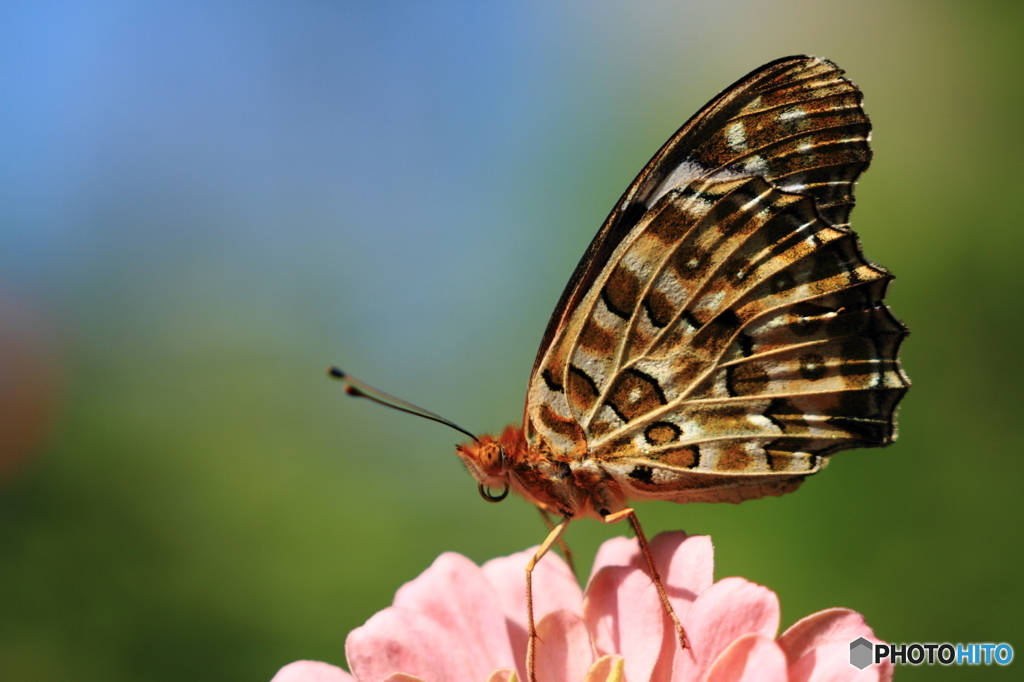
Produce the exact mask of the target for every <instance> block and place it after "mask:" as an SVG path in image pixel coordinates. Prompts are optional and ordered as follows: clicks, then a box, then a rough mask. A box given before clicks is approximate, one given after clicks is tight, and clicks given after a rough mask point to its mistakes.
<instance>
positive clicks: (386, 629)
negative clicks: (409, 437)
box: [273, 532, 892, 682]
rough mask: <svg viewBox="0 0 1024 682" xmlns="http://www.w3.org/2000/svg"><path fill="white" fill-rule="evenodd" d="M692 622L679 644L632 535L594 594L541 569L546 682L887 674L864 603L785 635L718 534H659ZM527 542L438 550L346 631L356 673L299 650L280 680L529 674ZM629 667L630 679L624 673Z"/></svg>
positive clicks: (661, 566)
mask: <svg viewBox="0 0 1024 682" xmlns="http://www.w3.org/2000/svg"><path fill="white" fill-rule="evenodd" d="M651 550H652V552H653V554H654V557H655V562H656V563H657V564H658V570H659V572H660V573H661V575H662V578H663V579H664V581H665V588H666V590H667V591H668V595H669V599H670V600H671V601H672V605H673V607H674V608H675V611H676V614H678V616H679V618H680V619H681V620H682V622H683V626H684V627H685V628H686V633H687V636H688V637H689V640H690V647H691V648H690V649H687V650H682V649H681V648H680V647H679V643H678V640H677V639H676V636H675V631H674V629H673V628H672V626H671V622H670V621H669V619H668V617H667V616H666V615H665V613H664V611H663V610H662V607H661V603H660V601H659V600H658V594H657V592H656V591H655V589H654V587H653V586H652V585H651V579H650V577H649V576H648V574H647V572H646V570H645V566H644V565H643V557H642V556H641V554H640V552H639V548H638V546H637V543H636V541H635V540H630V539H626V538H616V539H613V540H609V541H608V542H606V543H604V544H603V545H602V546H601V548H600V550H599V551H598V554H597V558H596V560H595V562H594V570H593V572H592V574H591V576H590V581H589V584H588V585H587V590H586V593H583V592H582V591H581V590H580V588H579V585H578V584H577V582H576V580H575V578H574V577H573V575H572V573H571V572H570V571H569V568H568V567H567V566H566V565H565V562H564V561H562V560H561V558H559V557H557V556H555V555H554V554H553V553H552V554H551V555H549V556H546V557H544V559H543V560H542V561H541V562H540V563H539V564H538V565H537V568H536V570H535V572H534V608H535V614H536V617H537V631H538V634H539V638H540V641H539V643H538V645H537V678H538V680H539V681H540V682H605V681H609V682H610V681H612V680H615V681H617V682H621V681H622V680H623V679H625V680H628V681H629V682H647V681H650V682H691V681H693V682H698V681H700V682H727V681H728V682H739V681H741V680H742V681H745V680H757V681H759V682H774V681H780V682H781V681H785V682H825V681H829V682H833V681H834V682H840V681H846V680H850V681H853V680H857V681H858V682H859V681H863V680H871V681H872V682H876V681H877V682H888V681H889V680H891V679H892V667H891V666H890V665H889V664H888V663H883V664H880V665H871V666H869V667H867V668H865V669H864V670H858V669H857V668H855V667H854V666H852V665H851V664H850V662H849V656H850V654H849V652H850V642H851V641H853V640H855V639H857V638H858V637H864V638H866V639H868V640H870V641H872V642H875V643H878V642H879V641H880V640H878V639H877V638H876V637H875V636H874V633H873V632H872V630H871V628H869V627H868V626H867V624H866V623H865V622H864V619H863V618H862V617H861V615H860V614H858V613H856V612H854V611H850V610H847V609H828V610H825V611H819V612H818V613H815V614H812V615H810V616H807V617H806V618H804V619H802V620H800V621H798V622H797V623H796V624H794V625H793V627H791V628H789V629H788V630H786V632H784V633H783V634H782V636H781V637H779V638H778V639H776V638H775V634H776V632H777V631H778V627H779V600H778V597H776V596H775V593H774V592H772V591H771V590H769V589H768V588H766V587H762V586H760V585H755V584H754V583H751V582H748V581H747V580H744V579H743V578H725V579H723V580H719V581H718V582H713V578H712V571H713V568H714V555H713V550H712V547H711V539H710V538H708V537H706V536H693V537H687V535H686V534H685V533H683V532H675V533H662V534H661V535H659V536H658V537H656V538H654V540H653V541H652V542H651ZM533 551H534V550H533V549H530V550H527V551H525V552H520V553H518V554H513V555H512V556H509V557H503V558H499V559H492V560H491V561H488V562H487V563H486V564H484V565H483V566H482V567H478V566H477V565H476V564H474V563H473V562H471V561H470V560H469V559H467V558H465V557H463V556H461V555H458V554H452V553H446V554H442V555H441V556H439V557H438V558H437V560H436V561H435V562H434V563H433V565H432V566H431V567H430V568H428V569H427V570H426V571H424V572H423V573H422V574H421V575H420V576H419V577H418V578H416V579H415V580H413V581H412V582H409V583H407V584H405V585H403V586H402V588H401V589H399V590H398V593H397V594H396V595H395V601H394V604H393V605H392V606H391V607H389V608H386V609H384V610H383V611H381V612H380V613H378V614H376V615H375V616H373V617H372V618H370V620H368V621H367V622H366V624H365V625H363V626H362V627H360V628H356V629H355V630H353V631H352V633H351V634H349V636H348V640H347V641H346V643H345V652H346V654H347V656H348V662H349V665H350V666H351V668H352V674H349V673H347V672H345V671H344V670H342V669H340V668H336V667H334V666H331V665H328V664H326V663H316V662H312V661H298V662H295V663H292V664H290V665H287V666H285V667H284V668H282V669H281V670H280V671H279V672H278V674H277V675H276V676H275V677H274V679H273V682H356V681H358V682H383V681H384V680H387V681H388V682H414V681H415V680H424V681H425V682H485V681H486V682H508V680H510V679H511V677H512V675H513V674H514V673H515V674H516V675H518V678H519V680H521V681H523V682H525V680H526V671H525V669H524V661H525V658H526V596H525V579H524V567H525V566H526V563H527V561H528V560H529V558H530V556H531V555H532V553H533ZM623 675H624V678H623Z"/></svg>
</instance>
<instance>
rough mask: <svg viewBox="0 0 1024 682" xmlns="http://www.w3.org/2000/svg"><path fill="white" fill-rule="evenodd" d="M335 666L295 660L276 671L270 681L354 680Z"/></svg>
mask: <svg viewBox="0 0 1024 682" xmlns="http://www.w3.org/2000/svg"><path fill="white" fill-rule="evenodd" d="M355 680H356V678H354V677H352V676H351V675H349V674H348V673H347V672H345V671H344V670H342V669H341V668H339V667H337V666H333V665H331V664H329V663H321V662H320V661H295V662H294V663H289V664H288V665H286V666H285V667H283V668H281V669H280V670H278V671H277V674H276V675H274V677H273V678H272V679H271V680H270V682H355Z"/></svg>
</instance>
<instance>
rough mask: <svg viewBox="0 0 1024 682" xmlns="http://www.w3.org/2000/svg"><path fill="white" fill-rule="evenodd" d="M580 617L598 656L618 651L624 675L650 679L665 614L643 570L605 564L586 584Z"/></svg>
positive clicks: (657, 655) (661, 635)
mask: <svg viewBox="0 0 1024 682" xmlns="http://www.w3.org/2000/svg"><path fill="white" fill-rule="evenodd" d="M583 618H584V620H586V622H587V625H588V626H589V628H590V633H591V635H592V636H593V638H594V648H595V649H596V650H597V654H598V655H599V656H603V655H605V654H621V655H622V656H623V657H624V658H625V659H626V678H627V679H629V680H650V679H652V673H653V671H654V667H655V664H656V663H657V662H658V660H659V652H660V651H661V649H662V647H663V645H664V641H665V637H666V628H665V618H666V616H665V615H664V610H663V608H662V606H661V600H660V599H659V598H658V592H657V590H655V589H654V586H653V585H652V584H651V578H650V576H648V575H647V573H645V572H644V571H641V570H640V569H638V568H634V567H632V566H630V567H626V566H605V567H604V568H603V569H601V571H600V572H599V573H598V574H597V575H595V576H594V578H593V580H591V581H590V585H589V586H588V587H587V594H586V597H585V598H584V600H583ZM676 646H678V644H677V645H676Z"/></svg>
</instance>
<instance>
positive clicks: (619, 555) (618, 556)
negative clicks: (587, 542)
mask: <svg viewBox="0 0 1024 682" xmlns="http://www.w3.org/2000/svg"><path fill="white" fill-rule="evenodd" d="M639 556H640V546H639V545H638V544H637V541H636V538H627V537H624V536H621V535H620V536H619V537H615V538H612V539H610V540H605V541H604V542H602V543H601V546H600V547H598V548H597V554H596V555H595V556H594V565H593V566H592V567H591V569H590V578H588V579H587V583H588V584H589V582H590V581H591V580H593V579H594V576H595V575H597V574H598V573H600V571H601V569H602V568H604V567H605V566H634V565H635V564H634V563H633V560H634V559H635V558H637V557H639Z"/></svg>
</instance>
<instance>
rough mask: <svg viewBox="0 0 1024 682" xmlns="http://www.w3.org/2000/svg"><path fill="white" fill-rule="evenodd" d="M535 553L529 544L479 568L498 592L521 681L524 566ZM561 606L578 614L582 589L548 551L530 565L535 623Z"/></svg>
mask: <svg viewBox="0 0 1024 682" xmlns="http://www.w3.org/2000/svg"><path fill="white" fill-rule="evenodd" d="M536 553H537V547H531V548H530V549H528V550H526V551H524V552H516V553H515V554H512V555H510V556H506V557H498V558H497V559H491V560H490V561H488V562H487V563H485V564H484V565H483V567H482V568H483V572H484V575H485V576H486V578H487V581H488V582H490V583H491V585H492V586H493V587H494V589H495V590H496V591H497V593H498V599H499V601H500V603H501V609H502V612H503V613H504V614H505V626H506V629H507V631H508V639H509V641H510V642H511V645H512V655H513V657H514V660H515V661H516V663H517V666H518V667H517V670H518V671H519V677H520V679H523V680H525V679H526V638H527V620H526V565H527V564H528V563H529V562H530V559H532V558H533V555H534V554H536ZM560 609H565V610H568V611H572V612H573V613H580V612H581V611H582V610H583V590H581V589H580V584H579V583H578V582H577V581H576V576H574V575H573V574H572V571H571V570H569V566H568V564H566V563H565V561H564V560H563V559H562V557H560V556H558V555H557V554H555V553H554V552H548V554H547V555H546V556H545V557H544V558H543V559H541V560H540V561H539V562H538V563H537V565H536V566H534V568H533V617H534V622H539V621H540V619H541V618H543V617H544V616H545V615H547V614H548V613H551V612H552V611H557V610H560Z"/></svg>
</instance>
